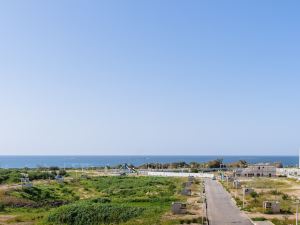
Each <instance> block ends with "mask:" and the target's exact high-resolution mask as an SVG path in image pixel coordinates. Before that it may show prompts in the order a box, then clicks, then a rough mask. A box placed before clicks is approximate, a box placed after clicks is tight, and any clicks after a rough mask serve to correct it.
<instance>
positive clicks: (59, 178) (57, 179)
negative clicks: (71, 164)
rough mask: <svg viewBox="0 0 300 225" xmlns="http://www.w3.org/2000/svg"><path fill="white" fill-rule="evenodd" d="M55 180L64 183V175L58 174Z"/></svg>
mask: <svg viewBox="0 0 300 225" xmlns="http://www.w3.org/2000/svg"><path fill="white" fill-rule="evenodd" d="M55 180H56V182H57V183H63V182H64V177H63V176H61V175H56V176H55Z"/></svg>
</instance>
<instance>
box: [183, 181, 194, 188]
mask: <svg viewBox="0 0 300 225" xmlns="http://www.w3.org/2000/svg"><path fill="white" fill-rule="evenodd" d="M192 184H193V182H191V181H188V182H184V183H183V184H182V187H184V188H188V187H191V186H192Z"/></svg>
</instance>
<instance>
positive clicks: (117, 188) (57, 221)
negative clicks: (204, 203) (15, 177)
mask: <svg viewBox="0 0 300 225" xmlns="http://www.w3.org/2000/svg"><path fill="white" fill-rule="evenodd" d="M184 181H186V179H184V178H163V177H143V176H102V177H91V178H85V179H72V178H71V177H70V178H69V179H68V180H67V181H65V182H64V183H63V184H59V183H57V182H56V181H48V180H39V181H36V182H35V183H34V186H33V187H32V188H23V189H22V188H20V187H17V186H14V185H13V184H11V185H8V186H2V189H0V197H1V198H0V224H5V225H6V224H18V225H22V224H24V225H30V224H37V225H46V224H47V225H63V224H64V225H96V224H97V225H98V224H122V225H139V224H144V225H153V224H157V225H159V224H161V225H171V224H179V223H180V219H175V220H174V219H172V218H171V217H166V216H164V215H165V214H166V213H167V212H169V211H170V205H171V203H172V202H173V201H180V200H182V201H186V197H183V196H181V195H180V194H179V192H180V190H181V189H182V183H183V182H184ZM74 218H76V220H74ZM181 223H182V221H181Z"/></svg>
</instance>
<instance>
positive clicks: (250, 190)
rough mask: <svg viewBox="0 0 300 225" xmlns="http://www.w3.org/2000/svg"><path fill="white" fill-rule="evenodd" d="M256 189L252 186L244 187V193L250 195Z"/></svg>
mask: <svg viewBox="0 0 300 225" xmlns="http://www.w3.org/2000/svg"><path fill="white" fill-rule="evenodd" d="M252 192H254V190H253V189H252V188H243V194H244V195H250V194H251V193H252Z"/></svg>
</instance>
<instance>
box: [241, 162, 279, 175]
mask: <svg viewBox="0 0 300 225" xmlns="http://www.w3.org/2000/svg"><path fill="white" fill-rule="evenodd" d="M235 175H236V176H238V177H275V176H276V167H275V166H273V165H269V164H255V165H250V166H248V167H247V168H240V169H237V170H236V171H235Z"/></svg>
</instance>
